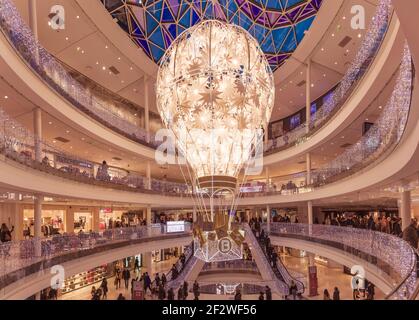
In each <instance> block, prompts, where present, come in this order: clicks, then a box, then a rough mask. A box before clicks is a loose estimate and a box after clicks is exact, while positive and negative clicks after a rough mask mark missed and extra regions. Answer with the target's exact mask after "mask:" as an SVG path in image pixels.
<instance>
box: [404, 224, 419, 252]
mask: <svg viewBox="0 0 419 320" xmlns="http://www.w3.org/2000/svg"><path fill="white" fill-rule="evenodd" d="M416 224H417V221H416V220H415V219H412V220H411V221H410V225H409V226H408V227H407V228H406V229H404V230H403V240H405V241H406V242H408V243H409V244H410V245H411V246H412V247H413V248H415V249H417V248H418V230H417V228H416Z"/></svg>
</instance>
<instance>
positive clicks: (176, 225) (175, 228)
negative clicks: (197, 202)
mask: <svg viewBox="0 0 419 320" xmlns="http://www.w3.org/2000/svg"><path fill="white" fill-rule="evenodd" d="M174 232H185V221H167V233H174Z"/></svg>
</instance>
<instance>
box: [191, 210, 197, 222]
mask: <svg viewBox="0 0 419 320" xmlns="http://www.w3.org/2000/svg"><path fill="white" fill-rule="evenodd" d="M196 218H197V215H196V206H194V207H193V211H192V219H193V222H194V223H195V222H196Z"/></svg>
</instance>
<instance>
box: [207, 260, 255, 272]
mask: <svg viewBox="0 0 419 320" xmlns="http://www.w3.org/2000/svg"><path fill="white" fill-rule="evenodd" d="M226 270H234V271H237V270H245V271H253V272H257V273H259V269H258V267H257V264H256V262H254V261H248V260H231V261H218V262H212V263H206V264H205V265H204V267H203V268H202V271H203V272H204V271H219V272H223V271H226Z"/></svg>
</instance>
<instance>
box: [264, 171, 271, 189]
mask: <svg viewBox="0 0 419 320" xmlns="http://www.w3.org/2000/svg"><path fill="white" fill-rule="evenodd" d="M265 174H266V187H267V188H268V190H267V191H271V188H270V187H271V184H270V177H269V167H268V166H266V167H265Z"/></svg>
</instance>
